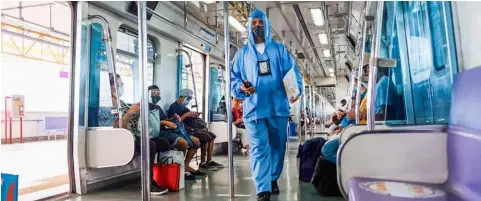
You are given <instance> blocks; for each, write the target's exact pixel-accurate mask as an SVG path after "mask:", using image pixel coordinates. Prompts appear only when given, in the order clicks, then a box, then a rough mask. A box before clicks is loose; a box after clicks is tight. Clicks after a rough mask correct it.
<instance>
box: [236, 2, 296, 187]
mask: <svg viewBox="0 0 481 201" xmlns="http://www.w3.org/2000/svg"><path fill="white" fill-rule="evenodd" d="M254 18H259V19H261V20H262V21H263V23H264V44H265V51H264V53H263V54H261V53H259V52H258V51H257V49H256V47H255V41H254V36H253V33H252V29H251V27H252V20H253V19H254ZM270 30H271V28H270V24H269V22H268V21H267V18H266V15H265V14H264V12H262V11H261V10H257V9H256V10H254V11H253V12H252V13H251V14H250V16H249V23H248V35H249V41H248V43H247V45H246V46H243V47H242V48H240V49H239V51H238V52H237V53H236V56H235V58H234V62H233V64H232V67H231V90H232V92H233V95H234V96H235V97H236V98H238V99H241V100H244V101H243V109H244V114H243V119H244V123H245V127H246V133H247V136H248V138H249V141H250V160H251V169H252V177H253V178H254V182H255V185H256V191H257V193H261V192H271V190H272V189H271V188H272V187H271V182H272V181H276V180H277V179H278V178H279V177H280V175H281V173H282V169H283V166H284V153H285V150H286V141H287V120H288V117H289V100H288V97H287V94H286V91H285V89H284V84H283V81H282V80H283V78H284V75H285V74H287V72H288V71H289V70H290V69H291V68H294V71H295V74H296V77H297V83H298V87H299V92H300V93H299V96H300V95H302V90H303V83H302V77H301V75H300V73H299V70H298V69H297V67H296V64H295V61H294V59H293V58H292V56H291V55H290V54H289V52H288V50H287V48H285V47H284V46H283V45H282V44H281V43H279V42H276V41H272V39H271V31H270ZM258 61H268V63H269V65H270V71H271V72H270V74H269V75H260V73H259V72H260V71H259V65H258ZM245 80H248V81H249V82H250V83H251V84H252V86H253V87H254V88H255V90H256V91H255V93H254V94H251V95H249V96H248V95H247V94H246V93H244V92H243V91H242V90H241V86H242V84H243V82H244V81H245Z"/></svg>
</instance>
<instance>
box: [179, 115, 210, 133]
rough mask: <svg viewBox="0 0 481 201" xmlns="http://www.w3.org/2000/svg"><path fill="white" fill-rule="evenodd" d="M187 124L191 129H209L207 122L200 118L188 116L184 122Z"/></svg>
mask: <svg viewBox="0 0 481 201" xmlns="http://www.w3.org/2000/svg"><path fill="white" fill-rule="evenodd" d="M184 124H185V126H186V127H188V128H189V129H194V130H199V131H207V130H208V129H207V123H206V122H205V121H204V120H202V119H200V118H192V117H189V118H186V119H185V122H184Z"/></svg>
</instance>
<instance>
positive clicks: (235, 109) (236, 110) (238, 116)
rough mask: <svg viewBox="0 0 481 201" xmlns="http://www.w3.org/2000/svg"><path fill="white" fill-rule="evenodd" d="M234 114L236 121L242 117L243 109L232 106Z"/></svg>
mask: <svg viewBox="0 0 481 201" xmlns="http://www.w3.org/2000/svg"><path fill="white" fill-rule="evenodd" d="M232 116H233V121H236V120H237V119H241V118H242V111H241V110H239V109H237V108H234V107H232Z"/></svg>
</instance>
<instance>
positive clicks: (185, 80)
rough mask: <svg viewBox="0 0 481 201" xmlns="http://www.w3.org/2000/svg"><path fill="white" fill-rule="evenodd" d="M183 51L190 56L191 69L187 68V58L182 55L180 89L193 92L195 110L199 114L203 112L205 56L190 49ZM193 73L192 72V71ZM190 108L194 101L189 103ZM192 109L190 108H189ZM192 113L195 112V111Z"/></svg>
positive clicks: (185, 48)
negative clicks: (195, 95) (194, 95)
mask: <svg viewBox="0 0 481 201" xmlns="http://www.w3.org/2000/svg"><path fill="white" fill-rule="evenodd" d="M184 50H186V51H187V52H188V53H189V55H190V56H191V60H192V68H190V67H189V66H187V65H188V64H189V58H188V57H187V55H186V54H183V58H182V61H183V64H184V65H183V67H182V78H181V79H182V80H181V81H182V83H181V84H182V85H181V86H182V89H185V88H187V89H191V90H192V91H195V93H196V94H197V97H195V98H196V100H197V110H198V111H199V112H204V107H203V98H202V97H204V87H205V86H204V74H205V73H204V70H205V55H203V54H201V53H199V52H197V51H194V50H192V49H190V48H187V47H184ZM191 69H193V71H194V72H192V70H191ZM192 73H193V74H194V79H195V89H194V82H193V80H192ZM189 105H190V107H192V106H193V105H195V101H194V100H192V101H191V103H190V104H189ZM191 109H192V108H191ZM193 111H196V110H195V109H194V110H193Z"/></svg>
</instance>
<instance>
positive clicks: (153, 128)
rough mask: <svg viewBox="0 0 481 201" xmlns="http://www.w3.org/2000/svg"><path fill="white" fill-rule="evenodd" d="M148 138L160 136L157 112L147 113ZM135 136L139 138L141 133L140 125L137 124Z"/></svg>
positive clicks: (155, 110) (156, 110)
mask: <svg viewBox="0 0 481 201" xmlns="http://www.w3.org/2000/svg"><path fill="white" fill-rule="evenodd" d="M148 121H149V136H150V138H155V137H158V136H159V134H160V115H159V110H158V109H154V110H150V111H149V119H148ZM137 127H138V129H137V132H136V133H135V135H136V136H138V137H140V135H141V131H142V124H140V123H139V124H137Z"/></svg>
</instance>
